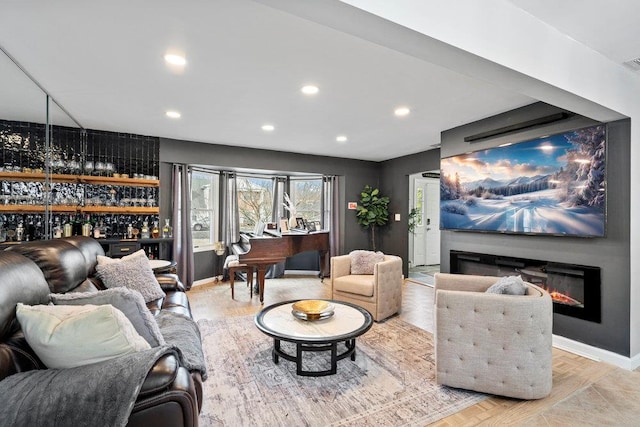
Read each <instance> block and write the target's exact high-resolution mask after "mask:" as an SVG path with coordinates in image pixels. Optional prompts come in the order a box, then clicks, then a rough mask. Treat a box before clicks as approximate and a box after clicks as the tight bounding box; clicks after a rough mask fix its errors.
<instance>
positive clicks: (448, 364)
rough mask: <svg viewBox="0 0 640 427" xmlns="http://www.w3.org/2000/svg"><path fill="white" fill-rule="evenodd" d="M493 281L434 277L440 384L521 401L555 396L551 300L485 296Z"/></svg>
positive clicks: (534, 294)
mask: <svg viewBox="0 0 640 427" xmlns="http://www.w3.org/2000/svg"><path fill="white" fill-rule="evenodd" d="M497 280H498V278H497V277H491V276H473V275H462V274H445V273H437V274H436V275H435V313H434V316H435V319H434V320H435V322H434V323H435V324H434V343H435V344H434V346H435V356H436V380H437V382H438V384H443V385H447V386H451V387H457V388H464V389H468V390H475V391H479V392H483V393H490V394H497V395H501V396H507V397H515V398H519V399H540V398H543V397H545V396H547V395H548V394H549V393H550V392H551V385H552V380H551V375H552V374H551V373H552V367H551V332H552V331H551V329H552V325H553V308H552V301H551V297H550V295H549V294H548V293H547V292H546V291H544V290H543V289H541V288H539V287H537V286H535V285H532V284H530V283H526V285H527V294H526V295H523V296H522V295H521V296H518V295H497V294H487V293H485V291H486V290H487V289H488V288H489V287H490V286H491V285H493V284H494V283H495V282H496V281H497Z"/></svg>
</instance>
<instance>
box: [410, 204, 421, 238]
mask: <svg viewBox="0 0 640 427" xmlns="http://www.w3.org/2000/svg"><path fill="white" fill-rule="evenodd" d="M419 213H420V211H419V210H418V208H411V210H410V211H409V233H411V234H416V219H417V217H418V214H419Z"/></svg>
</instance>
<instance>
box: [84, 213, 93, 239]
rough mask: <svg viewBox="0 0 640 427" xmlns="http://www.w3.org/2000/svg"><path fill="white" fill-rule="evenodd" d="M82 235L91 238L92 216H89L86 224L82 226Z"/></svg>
mask: <svg viewBox="0 0 640 427" xmlns="http://www.w3.org/2000/svg"><path fill="white" fill-rule="evenodd" d="M82 235H83V236H86V237H89V236H91V216H90V215H88V214H87V217H86V219H85V221H84V224H82Z"/></svg>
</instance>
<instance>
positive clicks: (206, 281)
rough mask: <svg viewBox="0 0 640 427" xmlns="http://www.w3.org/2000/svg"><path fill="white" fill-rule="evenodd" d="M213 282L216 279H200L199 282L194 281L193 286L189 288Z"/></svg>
mask: <svg viewBox="0 0 640 427" xmlns="http://www.w3.org/2000/svg"><path fill="white" fill-rule="evenodd" d="M215 280H216V277H207V278H205V279H200V280H196V281H194V282H193V285H191V286H192V287H193V286H200V285H205V284H207V283H211V282H214V281H215Z"/></svg>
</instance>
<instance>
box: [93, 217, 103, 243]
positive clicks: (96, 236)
mask: <svg viewBox="0 0 640 427" xmlns="http://www.w3.org/2000/svg"><path fill="white" fill-rule="evenodd" d="M101 234H102V221H101V222H100V224H96V225H95V226H94V227H93V238H94V239H99V238H100V237H102V236H101Z"/></svg>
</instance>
